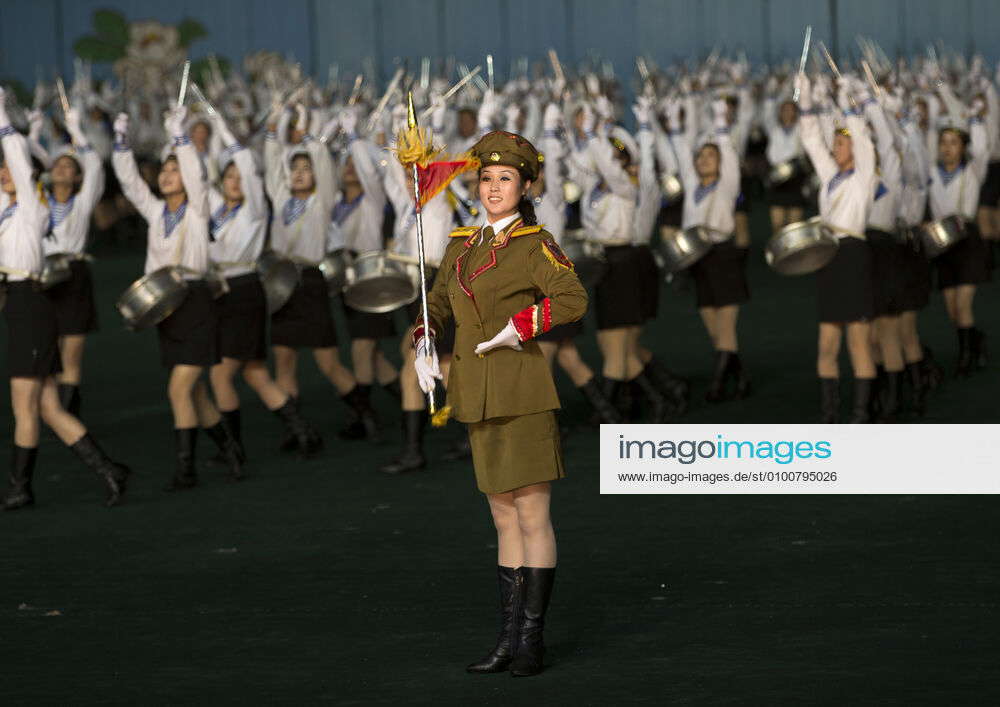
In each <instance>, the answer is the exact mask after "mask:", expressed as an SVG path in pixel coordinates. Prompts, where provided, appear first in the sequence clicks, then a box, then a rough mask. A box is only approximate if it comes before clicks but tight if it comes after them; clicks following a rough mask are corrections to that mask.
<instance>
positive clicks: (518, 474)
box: [468, 410, 566, 493]
mask: <svg viewBox="0 0 1000 707" xmlns="http://www.w3.org/2000/svg"><path fill="white" fill-rule="evenodd" d="M468 428H469V443H470V444H471V445H472V465H473V466H474V467H475V470H476V485H477V486H478V487H479V490H480V491H482V492H483V493H505V492H507V491H513V490H514V489H517V488H521V487H522V486H529V485H531V484H538V483H541V482H543V481H555V480H556V479H561V478H562V477H564V476H565V475H566V472H565V471H564V470H563V462H562V448H561V445H560V442H559V425H558V424H557V423H556V414H555V412H554V411H552V410H546V411H545V412H536V413H533V414H531V415H515V416H513V417H494V418H490V419H489V420H482V421H481V422H472V423H470V424H469V425H468Z"/></svg>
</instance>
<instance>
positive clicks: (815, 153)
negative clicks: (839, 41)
mask: <svg viewBox="0 0 1000 707" xmlns="http://www.w3.org/2000/svg"><path fill="white" fill-rule="evenodd" d="M795 81H796V83H797V85H798V88H799V107H800V108H801V109H802V116H801V117H800V118H799V126H800V127H799V135H800V139H801V140H802V147H803V148H804V149H805V151H806V154H807V155H808V156H809V161H810V162H812V165H813V169H814V170H816V174H817V176H819V178H820V181H821V182H823V183H824V184H826V183H827V182H828V181H830V179H832V178H833V175H835V174H836V173H837V164H836V162H834V161H833V157H832V156H831V155H830V152H829V150H828V149H827V146H826V142H825V141H824V140H823V136H822V135H821V134H820V130H821V128H820V121H819V118H818V117H817V116H816V115H815V114H814V113H813V112H812V111H811V110H810V109H811V107H812V96H813V94H812V86H811V85H810V84H809V79H808V78H806V75H805V74H798V75H796V77H795Z"/></svg>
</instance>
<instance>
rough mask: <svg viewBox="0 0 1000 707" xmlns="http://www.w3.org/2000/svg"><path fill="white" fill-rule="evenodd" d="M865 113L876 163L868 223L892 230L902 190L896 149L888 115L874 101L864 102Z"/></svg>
mask: <svg viewBox="0 0 1000 707" xmlns="http://www.w3.org/2000/svg"><path fill="white" fill-rule="evenodd" d="M865 115H867V117H868V120H869V121H870V122H871V124H872V127H873V128H874V130H875V140H876V145H877V149H878V164H879V167H878V171H877V173H876V175H875V179H874V191H873V192H872V205H871V208H870V209H869V212H868V226H869V227H870V228H875V229H878V230H880V231H884V232H886V233H892V232H893V231H895V230H896V222H897V220H898V218H899V207H900V199H901V197H902V192H903V189H902V187H903V178H902V173H901V164H900V156H899V151H898V150H897V149H896V144H895V138H894V135H893V132H892V128H891V127H890V125H889V118H888V117H887V116H886V114H885V110H883V108H882V106H880V105H879V104H878V103H877V102H875V101H869V102H868V103H867V104H866V105H865Z"/></svg>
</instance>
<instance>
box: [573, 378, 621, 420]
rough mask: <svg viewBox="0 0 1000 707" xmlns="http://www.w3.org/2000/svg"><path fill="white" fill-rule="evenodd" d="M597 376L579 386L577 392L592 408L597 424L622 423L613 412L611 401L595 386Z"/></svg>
mask: <svg viewBox="0 0 1000 707" xmlns="http://www.w3.org/2000/svg"><path fill="white" fill-rule="evenodd" d="M596 379H597V376H593V377H591V379H590V380H589V381H587V382H586V383H584V384H583V385H581V386H580V387H579V388H577V390H579V391H580V392H581V393H582V394H583V397H584V398H586V399H587V402H588V403H590V407H591V408H593V410H594V414H593V417H594V418H596V419H597V420H598V421H599V422H598V424H601V423H603V424H607V425H613V424H616V423H619V422H621V421H622V418H621V415H619V414H618V411H617V410H615V406H614V405H612V404H611V401H610V400H608V398H607V397H606V396H605V395H604V392H603V391H602V390H601V386H599V385H598V384H597V380H596Z"/></svg>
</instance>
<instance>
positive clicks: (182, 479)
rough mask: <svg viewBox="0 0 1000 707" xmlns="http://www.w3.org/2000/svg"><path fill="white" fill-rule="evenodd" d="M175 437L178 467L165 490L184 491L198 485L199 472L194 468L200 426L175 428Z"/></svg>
mask: <svg viewBox="0 0 1000 707" xmlns="http://www.w3.org/2000/svg"><path fill="white" fill-rule="evenodd" d="M174 437H175V440H176V443H177V467H176V468H175V470H174V478H172V479H171V480H170V483H169V484H167V487H166V488H165V489H164V490H165V491H183V490H184V489H189V488H193V487H194V486H197V485H198V474H197V472H196V471H195V468H194V450H195V443H196V442H197V441H198V428H197V427H185V428H183V429H179V430H174Z"/></svg>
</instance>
